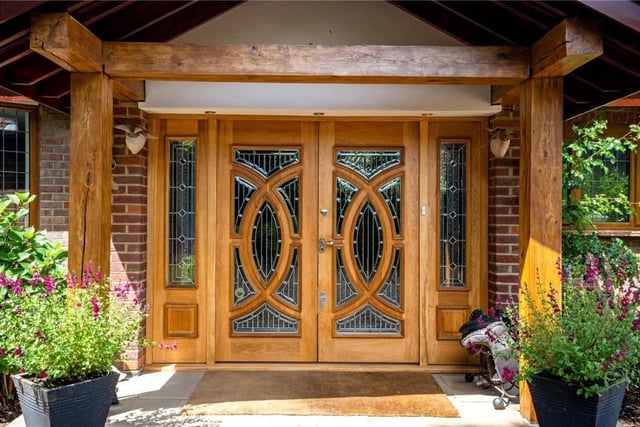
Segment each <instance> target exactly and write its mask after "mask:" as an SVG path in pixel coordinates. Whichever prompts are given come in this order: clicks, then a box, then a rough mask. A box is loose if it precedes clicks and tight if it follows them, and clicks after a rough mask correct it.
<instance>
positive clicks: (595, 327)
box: [507, 256, 640, 397]
mask: <svg viewBox="0 0 640 427" xmlns="http://www.w3.org/2000/svg"><path fill="white" fill-rule="evenodd" d="M558 270H559V272H560V273H561V283H562V292H561V294H560V293H559V292H558V291H556V290H555V289H553V287H552V286H551V285H550V284H544V283H538V284H537V286H536V287H531V286H527V285H524V286H523V287H522V290H521V292H520V302H519V304H525V305H526V306H527V307H528V310H529V311H528V312H529V315H528V316H527V318H523V317H521V316H519V315H518V307H517V306H512V307H510V308H508V309H507V316H508V317H509V319H510V320H511V324H512V327H511V335H512V337H513V340H514V350H515V352H516V354H518V355H519V356H520V362H521V363H520V371H519V373H518V376H517V378H518V379H520V380H524V381H530V380H531V379H532V378H533V376H534V375H545V376H549V377H553V378H556V379H559V380H562V381H563V382H565V383H567V384H571V385H573V386H576V387H577V393H578V394H579V395H584V396H585V397H590V396H593V395H597V394H600V393H601V392H602V391H604V390H605V389H606V388H608V387H609V386H610V385H613V384H615V383H618V382H620V381H624V382H626V383H628V384H630V385H636V386H637V385H638V382H639V380H640V282H639V281H638V278H637V277H632V278H629V277H628V275H627V274H626V273H625V271H624V266H617V270H616V271H613V269H612V267H611V266H610V264H609V263H607V261H606V260H605V261H604V262H602V263H601V262H600V261H599V260H598V258H595V257H592V256H589V257H587V262H586V270H585V269H582V270H579V269H576V270H573V271H579V273H576V274H573V275H572V274H571V271H572V270H569V269H566V270H564V271H562V269H561V267H560V266H558Z"/></svg>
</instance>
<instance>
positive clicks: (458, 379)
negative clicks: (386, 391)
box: [8, 371, 531, 427]
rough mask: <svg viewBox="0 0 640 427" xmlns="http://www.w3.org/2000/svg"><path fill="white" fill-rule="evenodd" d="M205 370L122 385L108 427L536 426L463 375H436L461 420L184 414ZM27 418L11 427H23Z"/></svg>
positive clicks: (147, 374)
mask: <svg viewBox="0 0 640 427" xmlns="http://www.w3.org/2000/svg"><path fill="white" fill-rule="evenodd" d="M202 375H203V372H201V371H193V372H191V371H179V372H171V371H167V372H145V373H142V374H141V375H138V376H134V377H127V378H125V379H124V380H122V381H121V382H120V383H119V384H118V397H119V400H120V403H119V404H117V405H113V406H112V407H111V410H110V413H109V418H108V420H107V425H108V426H122V427H130V426H202V427H248V426H251V427H254V426H259V427H261V426H268V427H383V426H384V427H389V426H393V427H396V426H398V427H423V426H443V427H444V426H468V427H483V426H487V427H489V426H491V427H494V426H501V427H502V426H504V427H510V426H530V425H531V424H529V423H528V422H527V421H526V420H524V419H523V418H522V417H521V416H520V413H519V406H518V404H517V400H516V401H515V402H512V403H510V404H509V406H508V407H507V408H506V409H504V410H495V409H494V408H493V403H492V402H493V399H494V398H495V397H497V396H499V393H498V392H497V391H496V390H494V389H493V388H489V389H483V388H482V387H478V386H476V384H475V383H469V382H466V381H465V378H464V375H462V374H436V375H434V377H435V379H436V381H437V382H438V384H440V387H441V388H442V390H443V391H444V392H445V393H446V394H447V396H448V397H449V399H450V400H451V402H452V404H453V405H454V406H455V407H456V409H457V410H458V412H459V413H460V417H459V418H432V417H363V416H358V417H354V416H345V417H335V416H284V415H283V416H252V415H247V416H237V415H236V416H198V417H195V416H182V415H180V411H181V409H182V407H183V405H185V404H186V403H187V400H188V399H189V396H190V395H191V393H192V392H193V390H194V388H195V387H196V385H197V384H198V381H199V380H200V378H201V377H202ZM22 426H24V421H23V420H22V417H20V418H18V419H17V420H15V421H13V422H12V423H11V424H9V426H8V427H22Z"/></svg>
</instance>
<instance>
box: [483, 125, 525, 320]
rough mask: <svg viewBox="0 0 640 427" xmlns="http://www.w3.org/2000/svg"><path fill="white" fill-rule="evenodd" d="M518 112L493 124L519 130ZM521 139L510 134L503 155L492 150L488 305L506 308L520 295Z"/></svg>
mask: <svg viewBox="0 0 640 427" xmlns="http://www.w3.org/2000/svg"><path fill="white" fill-rule="evenodd" d="M518 120H519V119H518V117H517V115H514V116H513V118H509V119H505V118H496V119H494V120H493V121H492V125H493V126H494V127H507V126H509V129H511V131H513V132H516V133H517V131H518V128H519V123H518ZM519 156H520V148H519V140H518V139H517V138H513V137H512V138H511V144H510V146H509V150H508V151H507V153H506V155H505V156H504V158H502V159H499V158H497V157H495V156H494V155H493V154H491V153H490V154H489V286H488V288H489V307H495V308H504V306H505V305H506V304H508V303H509V302H510V301H516V300H517V298H518V288H519V286H520V284H519V282H520V270H519V258H518V176H519Z"/></svg>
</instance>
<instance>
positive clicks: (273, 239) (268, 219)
mask: <svg viewBox="0 0 640 427" xmlns="http://www.w3.org/2000/svg"><path fill="white" fill-rule="evenodd" d="M251 245H252V247H253V259H254V261H255V264H256V268H257V270H258V272H259V273H260V276H261V277H262V280H263V281H264V282H265V283H266V282H268V281H269V280H270V279H271V277H272V276H273V273H274V272H275V269H276V266H277V265H278V259H280V252H281V249H282V232H281V229H280V223H279V222H278V217H277V216H276V212H275V210H274V209H273V207H272V206H271V204H270V203H269V202H264V204H263V205H262V207H261V208H260V210H259V211H258V214H257V215H256V220H255V223H254V224H253V234H252V236H251Z"/></svg>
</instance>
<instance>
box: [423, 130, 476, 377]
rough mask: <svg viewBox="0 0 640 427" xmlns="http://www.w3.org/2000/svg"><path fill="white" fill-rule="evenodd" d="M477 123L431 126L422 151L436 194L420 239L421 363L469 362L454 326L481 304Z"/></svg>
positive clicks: (430, 181)
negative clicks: (423, 341) (423, 328)
mask: <svg viewBox="0 0 640 427" xmlns="http://www.w3.org/2000/svg"><path fill="white" fill-rule="evenodd" d="M483 129H485V126H483V124H482V122H480V121H451V122H434V123H430V125H429V133H428V135H429V136H428V145H426V147H425V151H426V153H427V155H426V156H425V158H426V162H427V165H426V166H425V168H424V170H425V175H427V174H431V176H430V177H428V179H427V182H429V183H430V184H429V187H428V188H435V189H436V191H437V192H438V193H437V194H436V197H437V198H435V200H438V201H439V202H438V203H437V204H435V205H434V206H433V207H432V209H431V215H432V216H433V217H432V218H434V220H432V221H429V225H428V227H427V230H426V232H427V234H429V235H433V236H438V238H435V239H431V240H425V239H424V237H423V245H424V250H425V254H426V257H425V264H424V274H425V278H426V283H427V292H426V294H427V301H428V304H427V307H428V310H427V311H426V313H425V314H426V326H427V327H426V343H427V345H426V362H427V363H428V364H431V365H435V364H438V365H442V364H459V365H463V364H467V363H475V361H474V360H473V359H472V358H470V356H469V354H468V353H467V351H466V350H465V349H463V348H462V347H461V346H460V342H459V339H460V334H459V332H458V328H459V327H460V326H461V325H462V324H463V323H464V322H466V321H467V320H468V316H469V315H470V313H471V311H472V310H473V309H475V308H486V306H487V284H486V283H487V262H488V260H487V210H488V209H487V201H488V194H487V161H488V159H487V155H488V154H487V152H488V150H487V148H486V144H482V143H481V142H480V141H486V132H484V131H483Z"/></svg>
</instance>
